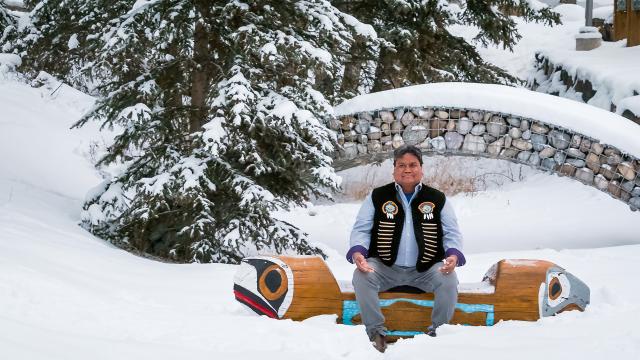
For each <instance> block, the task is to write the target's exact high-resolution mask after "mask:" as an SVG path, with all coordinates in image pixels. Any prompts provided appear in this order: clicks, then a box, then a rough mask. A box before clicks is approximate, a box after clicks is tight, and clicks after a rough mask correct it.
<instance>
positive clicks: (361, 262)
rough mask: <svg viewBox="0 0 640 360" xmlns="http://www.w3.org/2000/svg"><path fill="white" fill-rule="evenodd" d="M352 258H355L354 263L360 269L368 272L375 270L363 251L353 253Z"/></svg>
mask: <svg viewBox="0 0 640 360" xmlns="http://www.w3.org/2000/svg"><path fill="white" fill-rule="evenodd" d="M351 259H353V263H354V264H356V267H357V268H358V270H360V271H362V272H366V273H367V272H373V268H372V267H371V266H369V262H367V259H365V257H364V255H362V254H361V253H359V252H356V253H353V256H352V257H351Z"/></svg>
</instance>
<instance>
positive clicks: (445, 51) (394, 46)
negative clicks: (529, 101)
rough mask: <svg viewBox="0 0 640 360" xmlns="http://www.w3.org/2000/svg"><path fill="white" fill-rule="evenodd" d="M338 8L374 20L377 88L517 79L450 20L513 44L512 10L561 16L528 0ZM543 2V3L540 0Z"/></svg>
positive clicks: (364, 3)
mask: <svg viewBox="0 0 640 360" xmlns="http://www.w3.org/2000/svg"><path fill="white" fill-rule="evenodd" d="M332 3H333V4H334V5H335V6H336V7H338V8H339V9H340V10H342V11H344V12H347V13H350V14H352V15H354V16H355V17H357V18H358V19H359V20H360V21H362V22H365V23H369V24H372V25H373V27H374V28H375V31H376V32H377V34H378V36H379V37H380V38H381V39H382V40H383V41H382V42H381V47H380V51H379V55H378V59H377V61H376V73H375V80H374V84H373V89H372V90H373V91H379V90H384V89H389V88H397V87H402V86H407V85H412V84H423V83H430V82H438V81H473V82H486V83H513V82H515V81H517V80H516V79H515V78H514V77H512V76H510V75H509V74H507V73H506V72H505V71H504V70H502V69H500V68H499V67H496V66H494V65H491V64H489V63H487V62H485V61H484V60H483V59H482V58H481V57H480V55H479V54H478V52H477V51H476V49H475V48H474V46H473V45H471V44H469V43H467V42H466V41H465V40H464V39H463V38H461V37H457V36H454V35H452V34H451V33H450V32H449V29H448V26H451V25H455V24H464V25H474V26H477V27H478V29H479V32H478V34H477V36H476V37H475V40H476V41H479V42H481V43H482V44H485V45H486V44H496V45H502V46H504V47H505V48H509V49H511V48H512V47H513V45H514V44H515V43H516V42H517V40H519V39H520V34H519V33H518V30H517V27H516V23H515V21H514V19H513V18H512V17H510V16H509V15H508V14H512V13H517V14H521V16H522V17H523V18H524V19H525V20H526V21H536V22H539V21H543V22H545V23H547V24H549V25H551V24H558V23H559V22H560V19H559V15H558V14H556V13H554V12H552V11H551V10H550V9H549V8H547V7H542V6H537V5H536V6H537V7H535V8H534V7H532V6H534V5H530V3H529V2H528V1H526V0H463V1H460V2H457V1H456V2H453V1H451V2H449V1H441V0H427V1H425V0H349V1H344V0H332ZM538 4H540V3H538Z"/></svg>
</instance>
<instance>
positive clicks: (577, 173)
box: [328, 107, 640, 211]
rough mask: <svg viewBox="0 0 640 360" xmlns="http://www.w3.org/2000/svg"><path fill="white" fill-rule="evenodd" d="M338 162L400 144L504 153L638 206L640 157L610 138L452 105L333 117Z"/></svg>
mask: <svg viewBox="0 0 640 360" xmlns="http://www.w3.org/2000/svg"><path fill="white" fill-rule="evenodd" d="M328 125H329V127H330V128H331V129H332V130H334V131H335V132H336V135H337V139H338V144H339V149H338V151H337V152H336V154H335V155H334V157H335V166H336V168H337V169H345V168H349V167H353V166H356V165H358V164H362V163H366V162H370V161H372V160H374V159H384V158H389V157H390V156H391V154H392V152H393V150H394V149H396V148H398V147H400V146H402V145H403V144H412V145H416V146H418V147H420V148H421V149H422V150H423V152H424V153H425V154H430V153H431V154H447V155H470V156H484V157H491V158H497V159H505V160H509V161H512V162H517V163H522V164H527V165H529V166H532V167H535V168H538V169H542V170H545V171H549V172H553V173H557V174H559V175H561V176H568V177H571V178H573V179H575V180H578V181H580V182H582V183H584V184H587V185H590V186H593V187H596V188H597V189H599V190H601V191H604V192H606V193H607V194H609V195H611V196H612V197H614V198H616V199H619V200H621V201H623V202H625V203H626V204H628V205H629V206H630V207H631V209H632V210H634V211H635V210H638V209H639V208H640V173H639V172H640V160H639V159H638V158H636V157H634V156H632V155H629V154H625V153H623V152H621V151H620V150H618V149H616V148H615V147H614V146H613V145H608V144H602V143H600V141H599V140H597V139H594V138H590V137H587V136H584V135H582V134H580V133H577V132H574V131H571V130H568V129H564V128H561V127H558V126H556V125H553V124H548V123H544V122H541V121H537V120H535V119H527V118H521V117H517V116H511V115H509V114H499V113H491V112H485V111H482V110H471V109H456V108H432V107H423V108H412V109H404V108H402V109H385V110H378V111H373V112H361V113H357V114H352V115H346V116H342V117H340V118H335V119H331V120H330V121H329V123H328Z"/></svg>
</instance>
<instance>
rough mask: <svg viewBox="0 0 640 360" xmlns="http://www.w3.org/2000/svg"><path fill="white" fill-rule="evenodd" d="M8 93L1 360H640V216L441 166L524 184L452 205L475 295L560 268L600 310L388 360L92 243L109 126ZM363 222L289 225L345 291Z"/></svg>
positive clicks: (49, 97)
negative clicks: (523, 265)
mask: <svg viewBox="0 0 640 360" xmlns="http://www.w3.org/2000/svg"><path fill="white" fill-rule="evenodd" d="M526 36H527V37H528V36H529V35H526ZM512 64H514V65H515V64H516V60H514V61H513V63H512ZM514 68H518V66H514ZM0 70H1V69H0ZM5 77H6V74H2V71H0V359H11V360H22V359H29V360H33V359H47V360H49V359H51V360H56V359H64V360H73V359H83V360H84V359H118V360H120V359H149V358H150V359H158V360H159V359H190V358H207V359H255V358H261V359H296V360H298V359H300V358H304V359H308V360H315V359H355V360H358V359H383V358H386V359H405V360H406V359H413V358H424V357H425V356H426V355H425V354H428V357H439V358H442V357H447V358H451V357H455V358H460V359H470V358H473V359H483V358H491V359H510V360H511V359H513V358H518V359H532V360H533V359H536V360H537V359H539V358H543V357H548V356H554V357H557V356H559V357H564V358H569V359H574V358H579V359H584V360H589V359H594V360H595V359H598V360H601V359H602V358H604V357H607V358H623V359H635V358H637V356H638V354H640V332H638V331H637V319H636V318H637V314H638V313H639V312H640V304H639V303H638V302H637V299H638V297H640V285H638V282H637V281H636V278H637V277H638V275H640V270H638V267H637V266H638V265H637V263H638V260H640V236H639V232H640V226H638V225H637V224H638V220H640V213H638V212H636V213H632V212H631V211H629V208H628V207H627V206H626V205H624V204H623V203H621V202H619V201H616V200H614V199H612V198H610V197H608V196H607V195H605V194H604V193H601V192H599V191H597V190H595V189H593V188H591V187H587V186H584V185H581V184H579V183H576V182H573V181H570V180H568V179H566V178H559V177H556V176H553V175H547V174H544V173H539V172H536V171H534V170H528V169H527V168H524V169H523V170H522V173H520V170H521V169H520V168H519V167H517V166H516V167H513V166H515V165H513V164H510V163H503V162H493V161H490V160H486V159H482V160H475V159H473V158H464V159H457V160H452V159H444V160H443V159H441V158H431V159H429V160H428V162H427V167H426V169H427V171H428V169H429V166H432V165H433V166H435V165H436V163H437V162H441V161H450V164H452V165H454V166H456V167H457V169H458V170H459V171H467V172H468V171H470V167H473V169H476V170H474V171H480V170H481V171H482V172H483V173H484V174H490V173H493V172H495V171H501V172H514V173H515V174H516V175H517V176H514V178H515V179H516V180H517V181H514V182H512V181H505V180H503V181H501V182H500V183H501V184H502V185H500V186H499V185H498V184H494V183H493V182H491V181H490V182H489V184H488V186H487V189H486V190H485V191H482V192H478V193H475V194H472V195H458V196H455V197H453V198H452V199H451V200H452V201H453V203H454V207H455V209H456V212H457V214H458V217H459V222H460V225H461V227H462V231H463V233H464V235H465V238H466V253H467V260H468V262H467V265H466V266H464V267H462V268H459V269H458V270H457V271H458V274H459V275H458V276H459V278H460V280H461V282H476V281H479V280H480V278H481V277H482V275H483V274H484V273H485V272H486V270H487V269H488V268H489V267H490V266H491V265H492V264H493V263H495V262H497V261H498V260H500V259H503V258H537V259H546V260H550V261H553V262H555V263H557V264H559V265H561V266H563V267H565V268H566V269H567V270H569V271H570V272H572V273H573V274H574V275H576V276H578V277H579V278H580V279H582V280H583V281H585V282H586V283H587V284H588V285H589V286H590V288H591V305H590V306H589V307H588V309H587V311H586V312H584V313H578V312H568V313H564V314H561V315H559V316H557V317H554V318H545V319H543V320H540V321H537V322H516V321H511V322H501V323H498V324H496V325H495V326H493V327H468V326H444V327H443V328H442V329H441V330H440V331H439V334H438V337H437V338H430V337H427V336H418V337H416V338H413V339H406V340H401V341H399V342H398V343H396V344H395V345H393V346H391V347H390V349H389V350H388V351H387V352H386V353H385V354H379V353H377V352H376V351H375V350H374V349H373V348H372V347H371V345H370V344H369V343H368V341H367V339H366V335H365V332H364V329H363V328H362V327H349V326H343V325H336V324H334V319H333V318H332V317H330V316H322V317H317V318H313V319H309V320H307V321H304V322H293V321H276V320H272V319H267V318H264V317H258V316H256V315H255V314H254V313H253V312H251V311H249V310H247V309H246V308H244V307H243V306H242V305H241V304H239V303H238V302H236V301H235V300H234V298H233V293H232V285H233V284H232V282H233V275H234V274H235V271H236V269H237V266H234V265H223V264H191V265H176V264H165V263H160V262H154V261H151V260H147V259H143V258H139V257H136V256H134V255H132V254H129V253H127V252H125V251H122V250H120V249H117V248H115V247H113V246H111V245H109V244H108V243H106V242H104V241H102V240H100V239H97V238H95V237H94V236H92V235H91V234H89V233H87V232H86V231H84V230H83V229H81V228H80V227H78V226H77V223H78V222H79V216H80V209H81V205H82V203H83V198H84V196H85V194H86V192H87V191H88V190H89V189H90V188H91V187H93V186H95V185H96V184H97V183H98V182H99V181H100V176H99V174H98V173H97V172H96V171H95V170H94V168H93V167H92V165H91V161H93V160H95V158H96V157H97V156H99V152H100V149H101V148H102V146H103V144H104V143H108V142H109V138H108V135H104V134H99V133H98V132H97V129H96V127H95V126H89V127H85V128H83V129H80V130H70V129H69V127H70V126H71V124H73V123H74V121H76V120H77V119H78V117H79V116H80V114H81V113H82V112H83V111H84V110H85V109H86V108H87V107H88V106H90V105H91V103H92V99H91V98H89V97H87V96H85V95H83V94H81V93H78V92H76V91H74V90H72V89H70V88H68V87H66V86H62V87H60V88H59V89H57V84H55V83H53V82H46V85H45V86H43V87H41V88H38V89H34V88H31V87H28V86H26V85H24V84H21V83H19V82H17V81H15V80H7V79H6V78H5ZM56 89H57V90H56ZM105 136H106V138H104V137H105ZM477 169H480V170H477ZM373 172H377V173H378V175H377V178H379V179H385V178H389V177H390V175H389V173H390V164H389V163H385V164H383V165H382V166H381V167H379V168H374V169H373V170H372V169H367V168H359V169H352V170H350V171H347V172H343V173H342V175H343V176H344V178H345V181H346V182H347V183H348V182H356V181H359V180H360V179H361V178H362V177H363V176H371V174H372V173H373ZM520 175H522V176H520ZM498 178H501V177H500V176H499V177H498ZM496 181H498V180H496ZM358 206H359V204H358V203H357V202H351V203H338V204H333V205H329V204H316V205H313V206H312V207H311V208H307V209H293V210H292V211H290V212H288V213H279V214H278V216H280V217H283V218H286V219H288V220H290V221H292V222H293V223H295V224H297V225H298V226H300V227H301V228H303V229H304V230H305V231H307V232H309V234H310V238H311V240H312V241H314V242H316V243H317V244H319V245H320V246H322V247H323V248H324V249H325V250H326V252H327V253H328V254H329V259H328V263H329V265H330V267H331V269H332V271H333V272H334V275H335V276H336V278H338V279H340V280H348V279H349V278H350V276H351V272H352V271H353V267H352V265H350V264H348V263H347V262H346V261H345V260H344V258H343V256H344V252H345V250H346V248H347V238H348V233H349V230H350V227H351V225H352V221H353V219H354V216H355V213H356V211H357V210H358Z"/></svg>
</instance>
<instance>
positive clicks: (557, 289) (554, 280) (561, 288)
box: [547, 272, 571, 306]
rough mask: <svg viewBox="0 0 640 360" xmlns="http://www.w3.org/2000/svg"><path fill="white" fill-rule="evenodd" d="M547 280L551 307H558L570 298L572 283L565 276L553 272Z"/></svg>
mask: <svg viewBox="0 0 640 360" xmlns="http://www.w3.org/2000/svg"><path fill="white" fill-rule="evenodd" d="M547 279H548V280H547V284H548V286H547V298H548V302H549V306H557V305H558V304H560V303H562V302H563V301H565V300H567V299H568V298H569V293H570V292H571V283H570V282H569V279H568V278H567V276H566V275H565V274H563V273H557V272H553V273H550V274H549V275H548V277H547Z"/></svg>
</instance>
